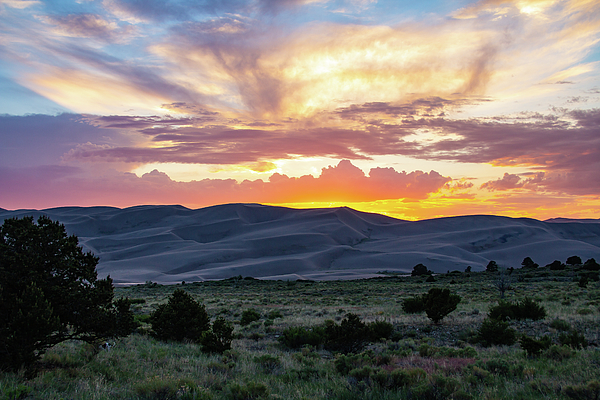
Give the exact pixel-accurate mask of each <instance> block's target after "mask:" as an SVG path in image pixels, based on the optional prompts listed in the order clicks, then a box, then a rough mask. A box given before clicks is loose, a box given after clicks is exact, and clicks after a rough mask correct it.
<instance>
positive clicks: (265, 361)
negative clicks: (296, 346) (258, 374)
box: [254, 354, 281, 374]
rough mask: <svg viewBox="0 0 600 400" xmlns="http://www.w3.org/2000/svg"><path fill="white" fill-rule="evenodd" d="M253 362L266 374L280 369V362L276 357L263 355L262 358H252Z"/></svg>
mask: <svg viewBox="0 0 600 400" xmlns="http://www.w3.org/2000/svg"><path fill="white" fill-rule="evenodd" d="M254 362H255V363H257V364H258V365H260V366H261V368H262V369H263V371H264V372H265V373H266V374H272V373H273V372H275V370H277V369H278V368H279V367H281V360H280V359H279V358H278V357H275V356H272V355H270V354H263V355H262V356H258V357H254Z"/></svg>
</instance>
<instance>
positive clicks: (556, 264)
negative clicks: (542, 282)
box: [546, 260, 567, 271]
mask: <svg viewBox="0 0 600 400" xmlns="http://www.w3.org/2000/svg"><path fill="white" fill-rule="evenodd" d="M546 267H549V268H550V270H551V271H562V270H563V269H565V268H567V266H566V265H565V264H563V263H561V262H560V261H558V260H554V261H552V262H551V263H550V264H548V265H546Z"/></svg>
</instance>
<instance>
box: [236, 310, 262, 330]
mask: <svg viewBox="0 0 600 400" xmlns="http://www.w3.org/2000/svg"><path fill="white" fill-rule="evenodd" d="M259 319H260V314H259V313H258V311H256V310H254V309H252V308H251V309H249V310H244V312H243V313H242V319H241V320H240V325H242V326H246V325H250V324H251V323H252V322H254V321H258V320H259Z"/></svg>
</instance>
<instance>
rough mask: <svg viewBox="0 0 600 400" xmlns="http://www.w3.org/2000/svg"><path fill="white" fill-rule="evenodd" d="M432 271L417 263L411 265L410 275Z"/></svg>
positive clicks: (426, 273) (428, 273)
mask: <svg viewBox="0 0 600 400" xmlns="http://www.w3.org/2000/svg"><path fill="white" fill-rule="evenodd" d="M432 273H433V272H431V271H430V270H428V269H427V267H426V266H424V265H423V264H417V265H415V266H414V267H413V270H412V272H411V273H410V275H411V276H421V275H431V274H432Z"/></svg>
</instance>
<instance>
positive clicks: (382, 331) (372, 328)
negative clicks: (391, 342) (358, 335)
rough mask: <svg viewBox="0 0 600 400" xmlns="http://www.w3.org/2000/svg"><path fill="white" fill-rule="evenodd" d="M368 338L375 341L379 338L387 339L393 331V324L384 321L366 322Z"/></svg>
mask: <svg viewBox="0 0 600 400" xmlns="http://www.w3.org/2000/svg"><path fill="white" fill-rule="evenodd" d="M367 328H368V329H369V338H370V339H371V341H373V342H375V341H378V340H380V339H388V338H390V337H391V336H392V334H393V333H394V325H392V324H390V323H389V322H385V321H374V322H369V323H368V324H367Z"/></svg>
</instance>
